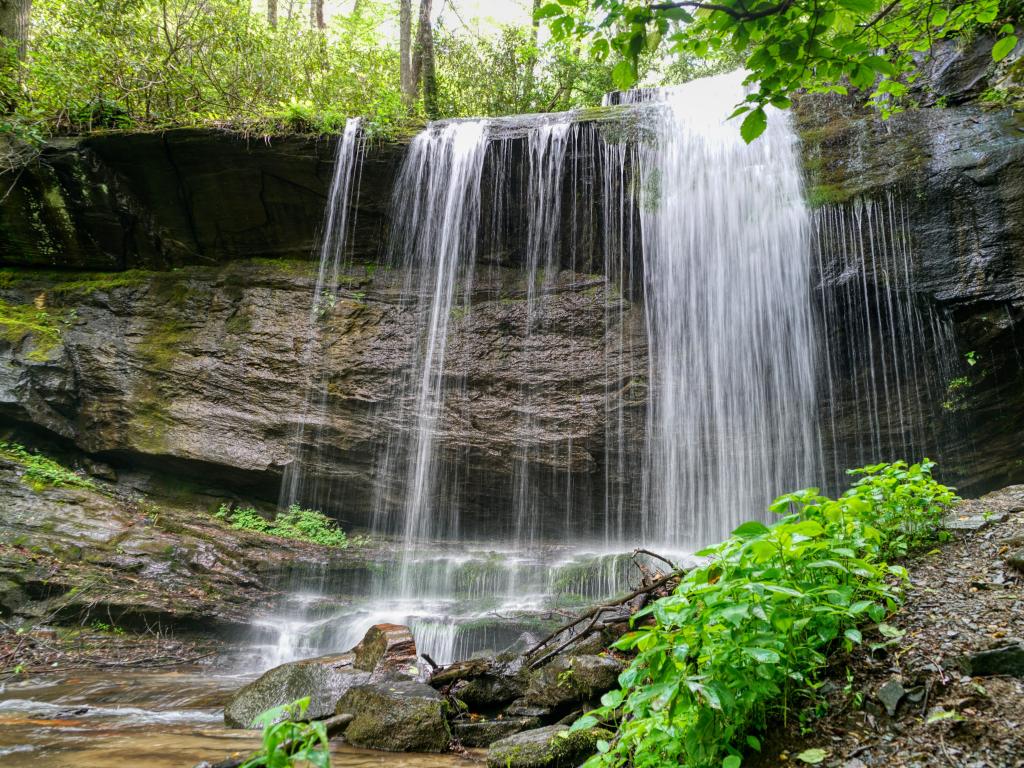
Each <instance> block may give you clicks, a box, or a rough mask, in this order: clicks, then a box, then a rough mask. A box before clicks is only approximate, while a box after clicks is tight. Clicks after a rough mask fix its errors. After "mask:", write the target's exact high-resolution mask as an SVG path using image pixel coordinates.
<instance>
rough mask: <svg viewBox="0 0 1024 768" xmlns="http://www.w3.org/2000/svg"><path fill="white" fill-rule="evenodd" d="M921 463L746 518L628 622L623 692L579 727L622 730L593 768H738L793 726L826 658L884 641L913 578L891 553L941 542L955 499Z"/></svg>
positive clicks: (801, 496)
mask: <svg viewBox="0 0 1024 768" xmlns="http://www.w3.org/2000/svg"><path fill="white" fill-rule="evenodd" d="M933 466H934V464H933V463H932V462H930V461H927V460H925V461H923V462H921V463H919V464H914V465H912V466H908V465H907V464H906V463H905V462H895V463H893V464H878V465H875V466H872V467H865V468H863V469H859V470H854V471H853V472H852V473H851V474H853V476H854V477H857V478H858V480H857V482H856V483H855V485H854V486H853V487H852V488H850V489H849V490H848V491H846V492H845V493H844V494H842V495H841V496H840V497H839V498H837V499H831V498H828V497H826V496H823V495H821V494H820V493H819V492H818V490H817V489H815V488H810V489H807V490H803V491H797V492H796V493H790V494H786V495H785V496H781V497H779V498H778V499H776V500H775V502H774V503H773V504H772V505H771V507H770V509H771V510H772V512H774V513H776V514H778V515H781V519H780V520H779V521H778V522H776V523H775V524H773V525H770V526H769V525H765V524H764V523H761V522H756V521H753V522H748V523H744V524H743V525H741V526H740V527H739V528H737V529H736V530H735V531H733V534H732V536H731V537H730V538H729V539H727V540H726V541H725V542H723V543H722V544H719V545H717V546H714V547H710V548H708V549H706V550H704V551H702V552H699V553H697V554H698V555H700V556H703V557H707V558H708V560H707V562H706V564H705V565H703V566H701V567H699V568H696V569H694V570H692V571H690V572H689V573H688V574H687V575H686V576H685V577H684V578H683V579H682V581H681V582H680V584H679V586H678V588H677V589H676V590H675V592H674V594H672V595H671V596H669V597H666V598H662V599H661V600H658V601H657V602H655V603H653V604H652V605H650V606H648V607H647V608H646V609H645V610H643V611H641V612H640V613H638V614H637V616H636V617H635V618H634V623H636V622H637V620H641V619H643V620H646V619H648V618H650V619H653V622H654V623H653V626H650V627H644V626H637V627H636V628H635V630H634V631H633V632H630V633H629V634H627V635H626V636H624V637H623V638H622V639H621V640H619V642H618V643H616V646H615V647H616V648H618V649H619V650H621V651H633V652H636V657H635V658H634V660H633V662H632V663H631V664H630V666H629V668H628V669H627V670H626V671H625V672H623V673H622V675H620V677H619V683H620V685H621V689H619V690H614V691H611V692H609V693H607V694H605V696H604V697H603V698H602V699H601V704H602V706H601V707H600V708H599V709H597V710H595V711H594V712H591V713H589V714H588V715H585V716H584V717H582V718H581V719H579V720H577V721H576V723H575V724H574V725H573V728H574V729H580V728H589V727H592V726H594V725H595V724H597V723H598V722H601V721H604V722H609V723H617V724H618V733H617V735H616V737H615V739H614V741H612V742H611V743H610V744H608V745H607V747H606V749H605V750H604V751H602V752H600V753H599V754H597V755H595V756H594V757H592V758H591V759H590V760H589V761H588V762H587V764H586V765H587V766H589V767H590V768H596V767H597V766H625V765H629V766H636V768H655V767H656V766H663V765H685V766H687V768H719V766H730V768H738V766H739V765H740V764H741V762H742V756H741V750H742V749H743V748H744V747H748V748H751V749H759V748H760V742H759V740H758V739H757V738H756V736H755V735H754V733H756V732H757V731H761V730H764V729H765V727H766V726H767V724H768V723H769V721H771V720H773V719H775V718H781V719H782V720H783V722H785V721H786V719H787V717H788V715H789V711H790V709H791V707H792V706H793V701H794V699H796V698H797V697H801V698H812V699H813V697H814V689H815V686H816V674H817V672H818V671H819V670H820V669H821V668H822V666H823V665H824V663H825V658H826V657H825V654H826V652H827V650H828V649H829V648H830V647H832V646H834V645H836V644H842V645H843V646H845V647H847V648H852V647H853V646H854V645H857V644H860V643H862V642H863V627H864V626H865V625H868V627H870V628H872V629H875V630H877V631H879V632H881V633H882V634H883V636H885V635H886V631H887V630H890V631H891V630H892V629H893V628H891V627H889V625H887V624H885V619H886V617H887V616H888V615H889V614H890V613H892V612H893V611H895V610H896V608H897V606H898V604H899V600H900V587H901V584H902V582H903V581H904V580H905V579H906V571H905V570H904V569H903V568H902V567H900V566H898V565H890V564H889V563H887V562H886V560H885V558H886V557H888V556H890V555H898V554H903V553H905V552H909V551H911V550H913V549H915V548H917V547H919V546H921V545H923V544H925V543H926V542H928V541H929V540H931V539H933V538H934V537H935V536H936V532H937V526H938V523H939V520H940V518H941V516H942V514H943V513H944V511H945V508H946V507H947V506H948V505H949V504H951V503H952V502H953V501H954V500H955V499H956V497H955V496H954V494H953V491H952V490H951V489H949V488H946V487H945V486H942V485H940V484H939V483H937V482H935V481H934V480H933V479H932V477H931V469H932V467H933Z"/></svg>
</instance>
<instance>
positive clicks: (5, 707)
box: [0, 668, 475, 768]
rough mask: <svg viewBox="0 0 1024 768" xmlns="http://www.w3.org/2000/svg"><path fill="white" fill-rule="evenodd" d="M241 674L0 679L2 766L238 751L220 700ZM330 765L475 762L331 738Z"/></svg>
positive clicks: (443, 766)
mask: <svg viewBox="0 0 1024 768" xmlns="http://www.w3.org/2000/svg"><path fill="white" fill-rule="evenodd" d="M246 680H247V678H241V677H232V676H230V675H218V674H211V671H210V670H206V669H195V668H193V669H178V670H173V671H160V672H123V671H113V672H105V671H104V672H97V671H88V672H81V673H61V674H56V673H55V674H53V675H33V676H32V677H30V678H29V679H27V680H24V681H11V682H7V683H4V684H2V685H0V765H2V766H4V768H28V766H33V768H35V767H36V766H41V765H45V766H48V768H110V766H117V765H125V766H127V765H131V766H133V768H190V767H191V766H193V765H195V764H196V763H198V762H199V761H200V760H220V759H223V758H225V757H228V756H230V755H233V754H236V753H237V754H239V755H244V754H247V753H248V752H250V751H251V750H252V749H254V748H255V747H256V746H257V745H258V738H257V736H256V734H255V733H254V732H251V731H237V730H228V729H225V728H224V727H223V721H222V719H221V715H222V711H223V709H222V708H223V702H224V700H225V699H226V698H227V696H228V695H229V694H230V693H231V692H232V691H234V690H235V689H237V688H238V687H239V686H240V685H242V684H244V683H245V682H246ZM332 758H333V765H334V766H335V767H336V768H371V767H374V768H376V767H378V766H380V767H383V768H398V766H402V768H474V765H475V764H474V762H473V761H472V760H471V759H469V758H460V757H455V756H452V755H393V754H387V753H383V752H373V751H369V750H360V749H355V748H352V747H349V746H346V745H340V744H335V745H333V749H332Z"/></svg>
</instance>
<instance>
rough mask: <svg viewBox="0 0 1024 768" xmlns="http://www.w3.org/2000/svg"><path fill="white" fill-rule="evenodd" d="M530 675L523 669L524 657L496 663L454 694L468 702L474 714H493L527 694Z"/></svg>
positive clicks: (458, 688)
mask: <svg viewBox="0 0 1024 768" xmlns="http://www.w3.org/2000/svg"><path fill="white" fill-rule="evenodd" d="M528 682H529V673H528V671H527V670H526V669H524V667H523V660H522V658H521V657H516V658H515V659H513V660H509V661H505V662H499V661H495V662H494V663H492V664H491V665H489V666H488V668H487V671H486V672H485V673H484V674H482V675H479V676H478V677H474V678H473V679H471V680H468V681H467V682H465V683H463V684H460V685H459V686H458V687H457V688H456V689H455V690H454V691H453V693H454V695H455V697H456V698H458V699H459V700H460V701H462V702H464V703H465V704H466V706H468V707H469V709H470V710H471V711H472V712H492V711H495V710H497V709H498V708H500V707H502V706H504V705H506V704H508V703H509V702H511V701H514V700H516V699H518V698H520V697H521V696H522V695H523V694H524V693H526V687H527V683H528Z"/></svg>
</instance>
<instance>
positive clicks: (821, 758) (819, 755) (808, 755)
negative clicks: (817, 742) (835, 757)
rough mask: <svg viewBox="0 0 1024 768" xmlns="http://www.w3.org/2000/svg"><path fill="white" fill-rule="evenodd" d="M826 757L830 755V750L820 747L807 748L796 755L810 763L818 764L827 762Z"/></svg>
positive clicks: (797, 757)
mask: <svg viewBox="0 0 1024 768" xmlns="http://www.w3.org/2000/svg"><path fill="white" fill-rule="evenodd" d="M826 757H828V752H826V751H825V750H824V749H821V748H820V747H815V748H814V749H805V750H804V751H803V752H801V753H800V754H799V755H797V756H796V759H797V760H801V761H803V762H805V763H807V764H808V765H817V764H818V763H823V762H825V758H826Z"/></svg>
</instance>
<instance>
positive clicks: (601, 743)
mask: <svg viewBox="0 0 1024 768" xmlns="http://www.w3.org/2000/svg"><path fill="white" fill-rule="evenodd" d="M595 746H596V747H597V751H598V752H600V753H601V754H602V755H603V754H605V753H606V752H607V751H608V750H609V749H611V747H612V745H611V744H609V743H608V742H607V741H605V740H604V739H598V740H597V744H596V745H595Z"/></svg>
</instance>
